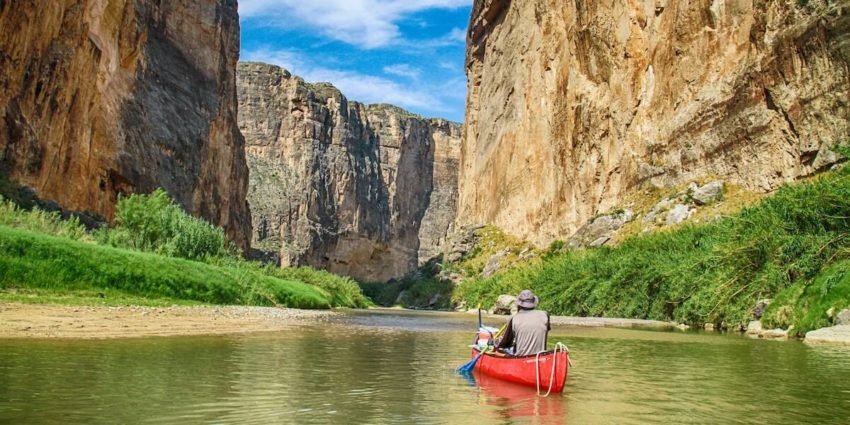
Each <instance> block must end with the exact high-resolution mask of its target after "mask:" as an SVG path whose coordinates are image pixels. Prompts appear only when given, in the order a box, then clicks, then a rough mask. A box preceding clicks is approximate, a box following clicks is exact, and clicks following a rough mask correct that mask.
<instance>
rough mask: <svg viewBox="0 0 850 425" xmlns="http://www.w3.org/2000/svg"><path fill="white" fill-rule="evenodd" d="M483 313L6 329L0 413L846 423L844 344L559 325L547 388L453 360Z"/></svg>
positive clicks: (66, 419)
mask: <svg viewBox="0 0 850 425" xmlns="http://www.w3.org/2000/svg"><path fill="white" fill-rule="evenodd" d="M476 322H477V319H476V318H475V317H474V316H472V315H462V314H449V313H416V312H402V311H398V312H396V311H374V312H371V311H370V312H351V313H346V314H343V315H341V316H340V317H337V318H334V319H332V320H331V322H330V323H321V324H316V325H310V326H305V327H298V328H295V329H294V330H291V331H288V332H280V333H263V334H250V335H237V336H224V337H222V336H218V337H179V338H139V339H125V340H103V341H83V340H5V341H4V340H0V424H6V423H9V424H51V423H55V424H68V423H78V424H100V423H103V424H114V423H153V424H157V423H181V424H187V423H222V424H231V423H232V424H247V423H258V424H266V423H297V424H309V423H345V424H348V423H373V424H385V423H417V424H427V423H448V424H462V423H472V422H473V421H474V422H476V423H501V424H511V423H541V424H549V423H551V424H560V423H571V424H641V423H671V424H676V423H705V424H719V423H724V424H731V423H759V424H762V423H764V424H767V423H769V424H799V423H817V424H826V423H835V424H847V423H850V351H848V350H846V349H830V348H816V347H808V346H806V345H804V344H802V343H799V342H774V341H761V340H751V339H748V338H745V337H742V336H738V335H718V334H704V333H683V332H678V331H677V332H662V331H646V330H624V329H603V328H556V329H553V331H552V334H551V335H550V342H554V341H561V342H564V343H566V344H567V345H568V346H569V348H570V350H571V352H572V356H571V357H572V359H573V363H574V364H573V367H572V368H571V369H570V372H569V378H568V381H567V386H566V389H565V391H564V393H563V394H558V395H553V396H550V397H548V398H543V397H538V396H537V395H536V394H535V390H534V389H533V388H530V389H526V388H523V387H517V386H513V385H510V384H503V383H501V382H499V381H493V380H484V381H482V380H481V377H479V380H478V381H470V380H468V379H465V378H463V377H461V376H459V375H458V374H456V373H455V372H454V369H455V368H456V367H457V366H459V365H461V364H463V363H465V362H466V361H468V360H469V349H468V348H467V344H469V343H470V340H471V331H472V330H473V329H474V328H475V327H476ZM491 324H493V325H498V323H495V322H494V323H491Z"/></svg>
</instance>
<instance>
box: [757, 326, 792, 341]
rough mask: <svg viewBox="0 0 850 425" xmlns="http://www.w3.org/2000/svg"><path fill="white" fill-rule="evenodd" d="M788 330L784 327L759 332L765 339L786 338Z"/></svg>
mask: <svg viewBox="0 0 850 425" xmlns="http://www.w3.org/2000/svg"><path fill="white" fill-rule="evenodd" d="M788 335H789V333H788V331H787V330H785V329H779V328H776V329H769V330H766V331H764V332H762V333H761V337H762V338H765V339H788Z"/></svg>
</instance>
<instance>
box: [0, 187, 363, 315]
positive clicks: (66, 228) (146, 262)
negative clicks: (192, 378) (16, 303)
mask: <svg viewBox="0 0 850 425" xmlns="http://www.w3.org/2000/svg"><path fill="white" fill-rule="evenodd" d="M116 221H117V225H116V227H114V228H107V229H100V230H98V231H97V232H95V233H94V234H89V233H87V232H86V229H85V228H84V227H83V226H82V225H81V224H80V223H79V222H78V221H77V220H76V219H71V220H64V219H63V218H62V216H61V215H60V214H59V213H56V212H45V211H42V210H39V209H38V208H34V207H32V208H30V209H25V208H21V207H19V206H18V205H17V204H16V203H14V202H12V201H9V200H4V199H3V198H0V226H6V227H7V229H5V230H4V232H6V231H11V228H14V229H19V230H23V231H26V232H24V233H15V238H11V236H10V239H9V240H8V241H7V240H3V241H0V246H2V247H3V249H0V256H2V258H0V264H2V265H3V267H6V268H8V273H4V275H3V276H0V282H3V283H4V284H5V285H6V286H7V287H8V286H9V285H14V286H15V287H17V288H20V289H21V290H35V289H38V288H40V290H39V291H37V292H35V293H32V292H31V293H30V294H29V295H28V297H27V298H28V299H30V300H33V299H35V298H37V296H36V295H38V296H41V297H43V298H44V300H45V302H51V300H53V299H54V298H57V297H58V299H64V298H65V296H64V294H66V293H69V294H72V295H71V296H70V299H76V300H79V299H84V298H88V296H86V295H83V296H77V295H74V294H77V293H78V291H79V290H80V288H84V289H83V290H84V291H85V290H89V289H90V288H96V289H97V290H98V291H103V290H106V289H110V288H111V289H115V290H117V291H118V292H120V293H121V294H124V295H125V296H127V297H136V299H137V301H138V302H139V303H142V304H148V303H150V302H154V301H153V300H162V299H167V298H169V297H171V298H173V299H174V300H184V301H192V300H193V301H194V302H206V303H218V304H255V305H283V306H288V307H303V308H327V307H328V306H332V307H367V306H369V305H371V303H370V301H369V300H368V299H367V298H366V297H365V296H363V293H362V292H361V291H360V288H359V286H358V285H357V283H356V282H354V281H353V280H352V279H350V278H347V277H342V276H336V275H334V274H331V273H328V272H325V271H319V270H314V269H310V268H306V267H304V268H295V269H280V268H277V267H273V266H269V265H263V264H260V263H256V262H249V261H246V260H244V259H242V258H241V257H239V256H238V255H237V252H236V250H235V249H234V248H233V247H232V245H231V244H230V242H228V241H227V240H226V239H225V237H224V232H223V231H222V230H221V229H220V228H217V227H214V226H211V225H209V224H208V223H206V222H204V221H202V220H199V219H197V218H194V217H191V216H189V215H187V214H185V213H184V212H183V211H182V210H180V209H179V207H177V205H176V204H174V203H173V201H172V200H171V199H170V198H169V197H168V195H167V194H166V193H165V192H163V191H156V192H154V193H153V194H151V195H131V196H129V197H123V198H122V199H121V200H120V201H119V203H118V205H117V213H116ZM12 233H14V232H12ZM10 235H11V233H10ZM47 236H55V237H56V238H45V237H47ZM26 240H32V241H33V245H32V246H31V247H27V248H26V249H24V248H23V247H26V246H27V245H28V244H27V243H26V242H25V241H26ZM13 241H14V242H15V246H13ZM73 241H82V242H88V243H87V244H83V245H80V246H81V247H78V248H73V247H72V246H73V245H68V242H73ZM95 241H97V242H98V243H99V244H100V245H97V244H95ZM69 247H70V248H69ZM109 248H114V249H109ZM77 249H79V250H80V251H79V252H77ZM139 251H142V252H147V253H149V255H141V253H140V252H139ZM119 253H120V254H119ZM98 256H103V259H104V260H107V259H109V260H110V261H111V262H107V263H105V264H100V263H99V262H98V260H99V258H98ZM180 259H183V260H191V261H184V262H182V263H181V262H179V261H181V260H180ZM124 263H126V265H127V266H128V267H129V268H127V269H126V270H123V271H122V270H117V269H116V268H121V267H123V266H121V264H124ZM115 264H117V265H115ZM88 265H91V266H92V267H93V269H92V270H100V271H105V272H106V274H105V275H103V276H98V275H97V274H96V273H94V272H91V273H88V272H85V271H84V268H85V267H86V266H88ZM163 265H164V268H162V267H163ZM113 266H114V267H113ZM161 268H162V269H161ZM0 270H4V269H2V268H0ZM41 270H44V271H45V272H43V273H42V272H41ZM175 270H176V271H175ZM47 271H49V272H50V273H55V274H56V275H57V276H59V277H60V281H61V282H54V283H51V279H53V276H52V275H49V274H47ZM206 275H211V277H209V278H206V277H204V276H206ZM122 278H126V279H130V280H132V282H128V283H126V284H125V283H122V282H121V281H120V280H121V279H122ZM74 279H78V280H79V281H75V280H74ZM205 279H206V280H208V282H207V283H206V284H205V283H204V282H205ZM124 285H126V286H128V287H124ZM205 285H206V286H205ZM49 291H55V294H54V295H50V292H49ZM14 293H18V294H19V293H20V292H14ZM33 294H36V295H33ZM16 296H18V295H16ZM144 297H151V299H150V300H148V301H145V300H144ZM163 297H164V298H163ZM119 298H120V297H119ZM128 300H129V299H127V300H125V301H128ZM94 301H102V300H101V299H94Z"/></svg>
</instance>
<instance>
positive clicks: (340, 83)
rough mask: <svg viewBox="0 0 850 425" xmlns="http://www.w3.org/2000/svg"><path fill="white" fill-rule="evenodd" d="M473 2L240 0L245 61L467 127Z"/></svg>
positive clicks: (358, 97) (359, 98)
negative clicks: (468, 36)
mask: <svg viewBox="0 0 850 425" xmlns="http://www.w3.org/2000/svg"><path fill="white" fill-rule="evenodd" d="M472 1H473V0H240V1H239V13H240V17H241V20H242V54H241V59H242V60H243V61H260V62H267V63H273V64H276V65H280V66H282V67H284V68H286V69H288V70H289V71H290V72H292V73H293V74H295V75H299V76H301V77H303V78H304V79H305V80H307V81H308V82H313V83H315V82H321V81H326V82H330V83H332V84H333V85H335V86H336V87H338V88H339V89H340V90H342V92H343V93H344V94H345V95H346V97H348V98H349V99H350V100H356V101H359V102H363V103H391V104H394V105H398V106H401V107H403V108H405V109H407V110H409V111H411V112H415V113H418V114H420V115H423V116H426V117H442V118H448V119H450V120H452V121H463V112H464V102H465V101H466V75H465V74H464V57H465V48H466V26H467V24H468V21H469V14H470V9H471V7H472Z"/></svg>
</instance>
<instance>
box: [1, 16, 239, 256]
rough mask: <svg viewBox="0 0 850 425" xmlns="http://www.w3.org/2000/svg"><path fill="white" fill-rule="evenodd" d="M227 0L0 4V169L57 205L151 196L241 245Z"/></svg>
mask: <svg viewBox="0 0 850 425" xmlns="http://www.w3.org/2000/svg"><path fill="white" fill-rule="evenodd" d="M238 56H239V19H238V16H237V11H236V0H169V1H158V0H108V1H107V0H26V1H0V166H2V167H3V168H4V169H5V172H7V173H8V174H9V177H10V179H11V180H13V181H15V182H17V183H20V184H22V185H26V186H30V187H32V188H33V189H34V190H35V192H36V193H37V195H38V197H40V198H42V199H47V200H52V201H55V202H56V203H58V204H59V205H61V207H62V208H65V209H70V210H77V211H86V212H92V213H95V214H98V215H101V216H103V217H105V218H110V217H111V216H112V214H113V213H114V206H115V202H116V199H117V196H118V194H119V193H129V192H150V191H153V190H154V189H156V188H158V187H162V188H164V189H165V190H166V191H168V193H169V194H171V195H172V196H173V197H174V198H175V199H176V201H177V202H178V203H179V204H180V205H181V206H182V207H183V208H185V209H186V210H187V211H189V212H191V213H192V214H194V215H196V216H200V217H203V218H205V219H207V220H209V221H211V222H212V223H214V224H217V225H221V226H224V228H225V230H226V232H227V234H228V235H229V236H230V237H231V238H232V239H233V240H235V241H236V242H237V243H238V244H239V245H240V246H242V247H243V248H247V243H248V235H250V233H251V228H250V226H251V223H250V215H249V213H248V208H247V204H246V202H245V197H246V193H247V189H248V169H247V166H246V163H245V156H244V139H243V138H242V136H241V135H240V133H239V128H238V126H237V123H236V76H235V71H236V61H237V59H238Z"/></svg>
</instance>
